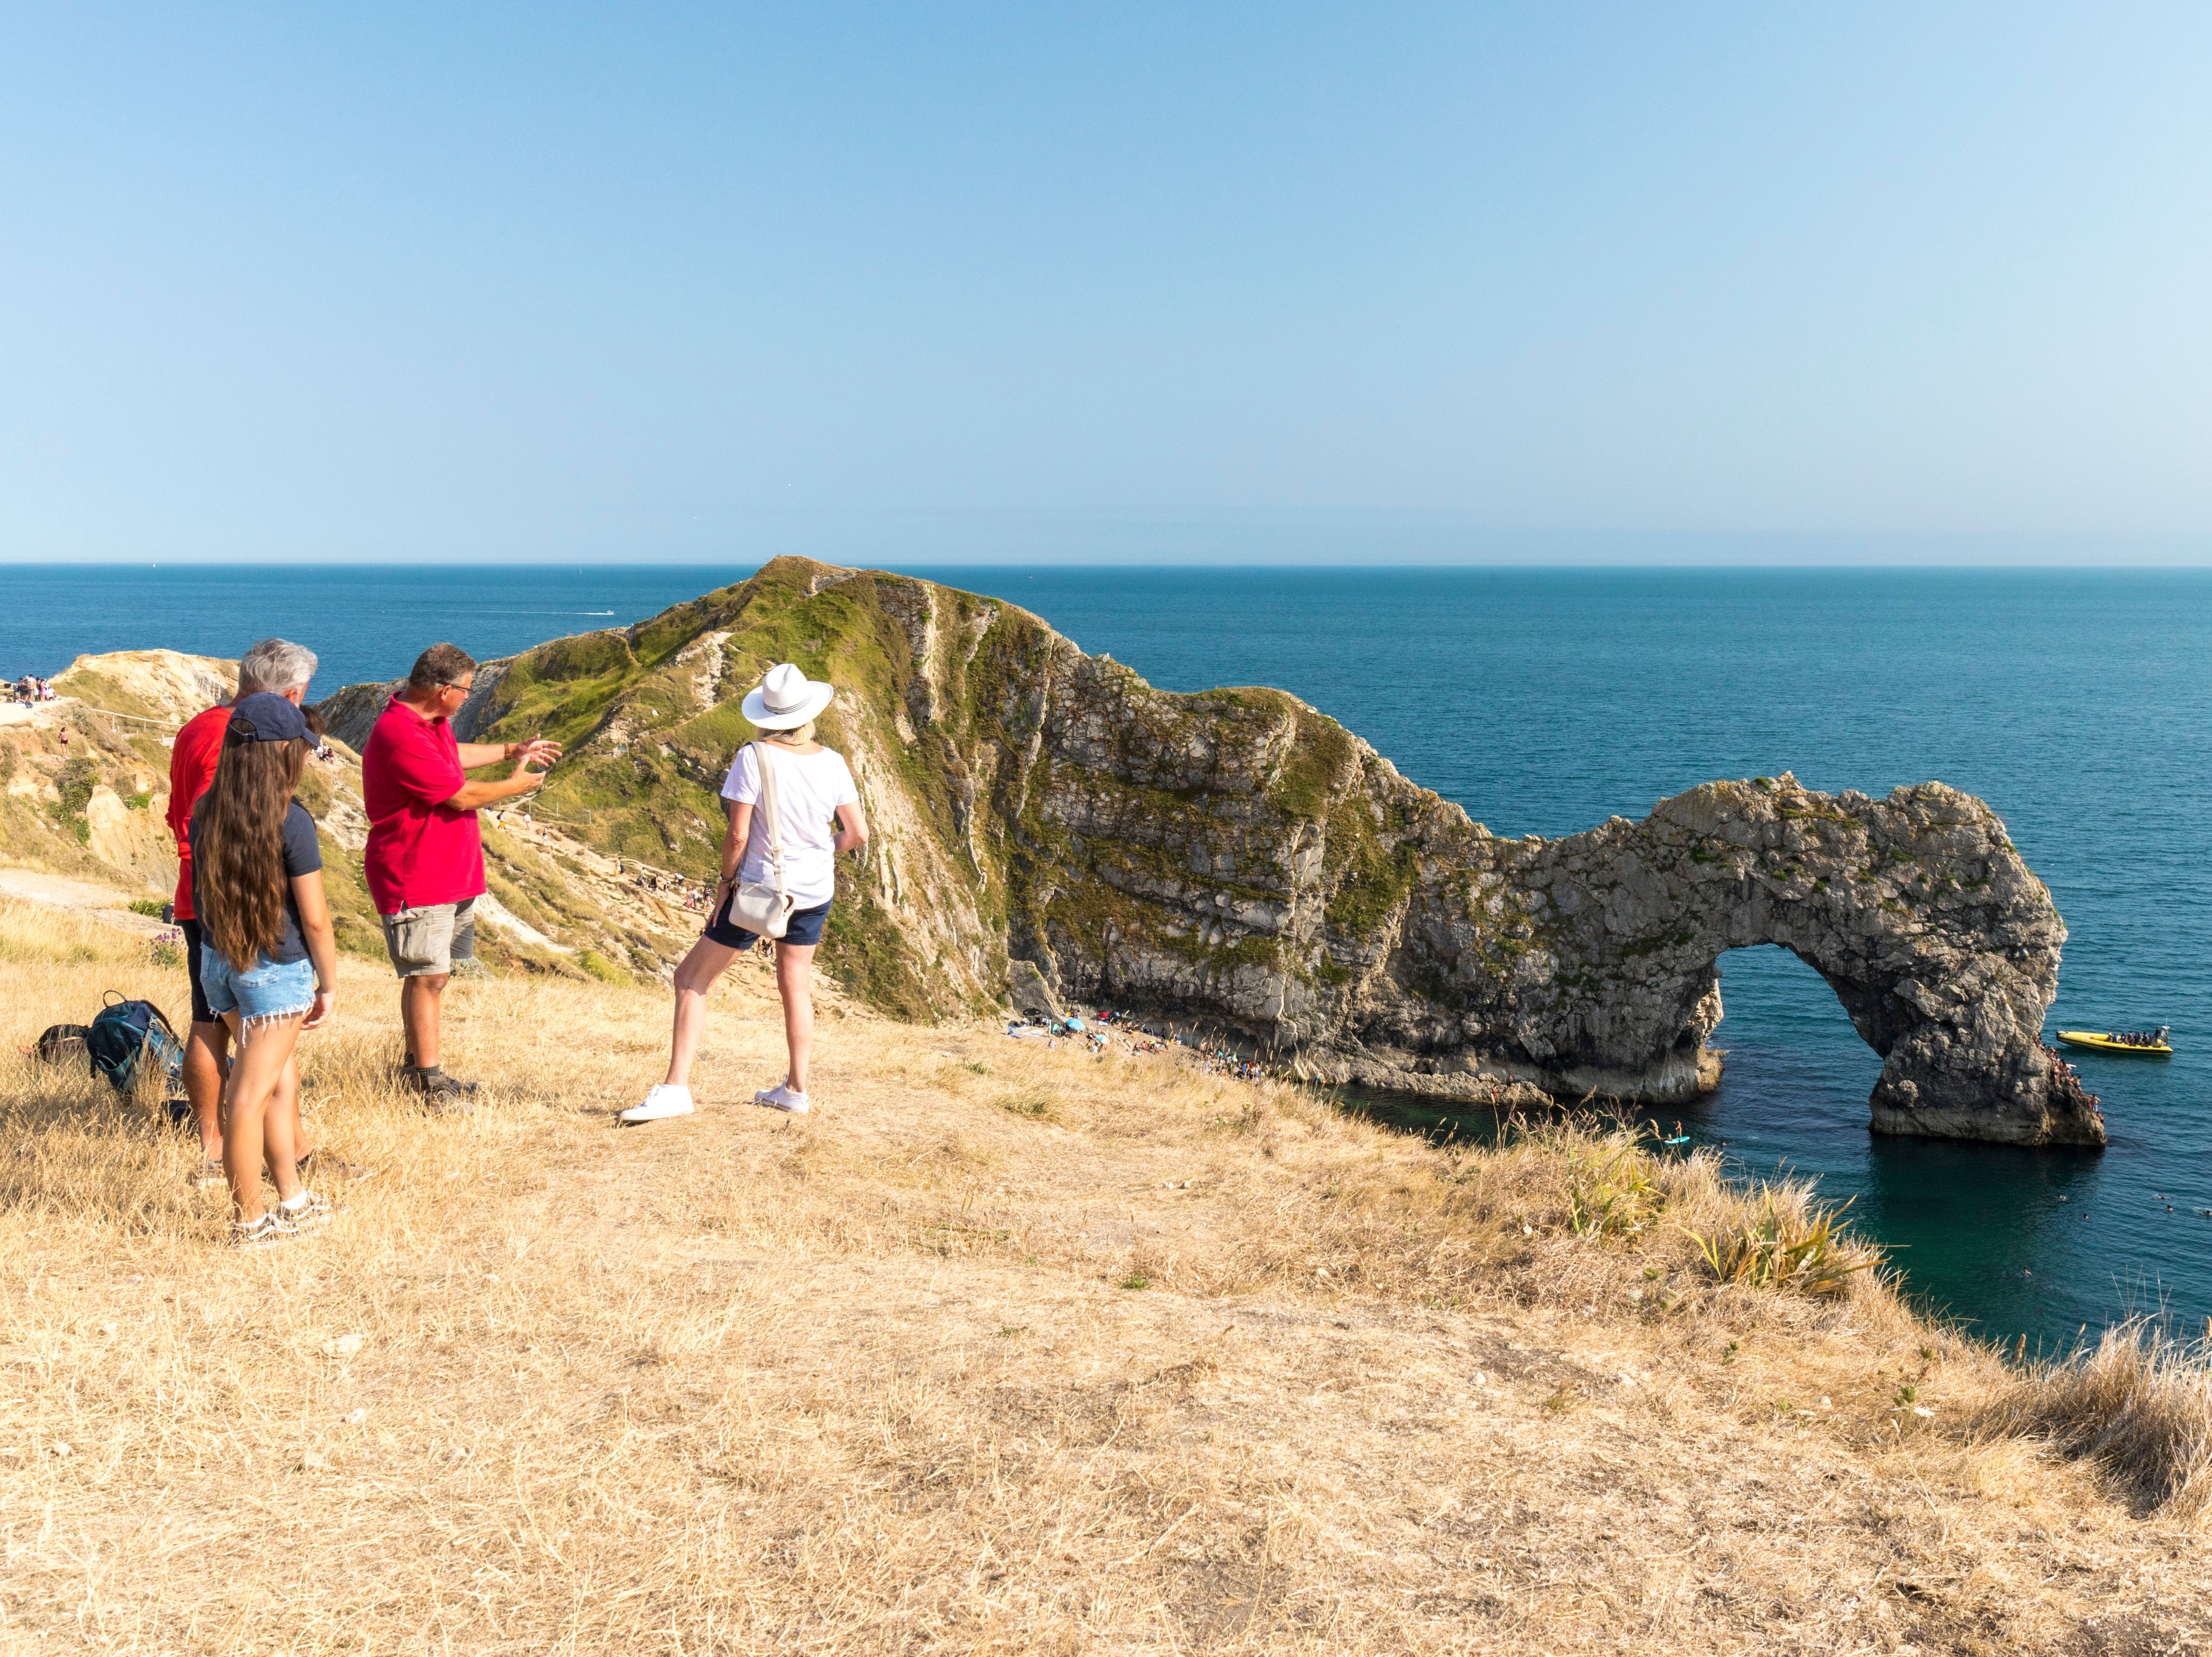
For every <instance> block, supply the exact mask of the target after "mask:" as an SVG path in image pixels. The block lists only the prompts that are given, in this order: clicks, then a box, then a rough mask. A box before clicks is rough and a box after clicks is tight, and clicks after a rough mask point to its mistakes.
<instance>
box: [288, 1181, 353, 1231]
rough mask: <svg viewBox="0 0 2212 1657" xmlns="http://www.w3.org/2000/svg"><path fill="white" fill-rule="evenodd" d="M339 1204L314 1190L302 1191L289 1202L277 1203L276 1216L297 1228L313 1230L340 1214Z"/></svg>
mask: <svg viewBox="0 0 2212 1657" xmlns="http://www.w3.org/2000/svg"><path fill="white" fill-rule="evenodd" d="M339 1212H340V1210H339V1208H338V1206H337V1204H335V1203H333V1202H332V1201H331V1199H329V1198H327V1197H325V1196H321V1195H319V1194H318V1193H315V1192H313V1191H302V1192H301V1193H300V1194H299V1195H298V1196H296V1197H295V1198H293V1199H291V1200H290V1201H289V1202H282V1203H279V1204H277V1205H276V1217H277V1218H278V1219H280V1220H282V1221H283V1222H285V1223H287V1224H289V1225H290V1226H292V1227H293V1228H294V1229H296V1230H301V1231H312V1230H313V1229H315V1228H316V1227H317V1226H319V1225H328V1224H329V1223H331V1218H332V1217H334V1216H335V1215H337V1214H338V1213H339Z"/></svg>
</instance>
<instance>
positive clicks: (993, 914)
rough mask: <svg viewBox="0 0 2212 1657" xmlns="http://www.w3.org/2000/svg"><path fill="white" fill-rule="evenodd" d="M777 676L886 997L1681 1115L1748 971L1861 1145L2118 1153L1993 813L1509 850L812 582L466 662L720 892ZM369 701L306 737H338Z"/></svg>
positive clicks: (1949, 800) (1249, 720)
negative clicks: (1806, 1026)
mask: <svg viewBox="0 0 2212 1657" xmlns="http://www.w3.org/2000/svg"><path fill="white" fill-rule="evenodd" d="M779 660H792V661H796V662H798V663H799V665H801V666H802V667H803V668H805V670H806V671H808V672H809V673H810V674H811V675H813V676H814V677H826V678H829V679H830V680H831V681H833V682H834V683H837V684H839V685H840V686H841V687H843V692H842V694H841V695H840V697H839V700H838V703H837V705H836V707H833V708H832V710H831V711H830V713H829V714H828V715H826V716H825V717H824V719H823V739H824V740H825V741H827V742H829V743H830V744H832V745H834V746H836V747H838V748H840V749H841V750H843V751H844V752H845V753H846V754H847V756H848V758H850V759H851V760H852V761H853V762H854V768H855V771H856V774H858V777H859V779H860V787H861V792H862V796H863V799H864V803H865V804H866V807H867V810H868V811H869V814H870V816H871V818H872V822H873V824H874V826H875V829H876V833H877V842H878V856H877V858H876V859H875V861H874V863H873V865H872V868H871V869H870V870H869V871H868V872H867V873H866V875H865V876H863V877H857V878H856V877H853V876H851V875H850V874H849V873H848V874H847V875H844V876H842V877H841V882H842V884H841V896H842V898H843V899H844V900H845V901H841V903H840V906H839V910H838V912H837V913H836V918H835V919H833V923H832V932H831V937H830V940H829V947H828V949H827V950H826V951H825V961H826V962H827V964H829V965H830V966H831V967H832V968H833V969H835V970H837V971H838V972H839V973H840V975H841V976H842V977H843V978H844V980H845V981H846V983H847V986H848V988H849V989H853V990H854V991H856V992H859V993H860V994H862V995H864V996H866V997H868V998H872V999H874V1000H876V1001H877V1002H878V1005H885V1006H888V1007H891V1008H894V1009H896V1010H897V1011H904V1012H908V1013H915V1012H927V1011H941V1012H942V1011H956V1010H959V1009H963V1008H971V1007H975V1006H977V1005H982V1004H984V1003H986V1002H987V1001H989V1000H990V999H992V998H995V997H996V996H998V995H999V994H1000V993H1002V992H1003V991H1004V989H1005V987H1006V983H1007V978H1008V970H1009V966H1010V963H1012V962H1031V963H1034V964H1035V966H1036V968H1038V969H1039V970H1040V971H1041V972H1042V974H1044V975H1045V977H1046V979H1047V980H1048V981H1049V982H1050V983H1051V984H1053V985H1054V986H1056V987H1057V988H1058V989H1060V991H1062V992H1066V993H1070V994H1075V995H1079V996H1084V997H1091V998H1097V999H1100V1000H1103V1001H1109V1002H1112V1003H1115V1004H1116V1005H1136V1006H1139V1007H1143V1008H1146V1009H1149V1010H1152V1011H1158V1012H1164V1013H1170V1014H1173V1015H1176V1016H1180V1017H1186V1018H1202V1019H1206V1020H1208V1021H1211V1022H1212V1023H1213V1024H1215V1025H1216V1026H1217V1027H1218V1028H1220V1029H1224V1030H1226V1031H1231V1032H1234V1033H1235V1034H1236V1035H1238V1036H1239V1037H1241V1038H1242V1039H1243V1040H1244V1041H1248V1042H1250V1043H1252V1044H1255V1045H1260V1046H1265V1047H1271V1048H1273V1049H1275V1050H1277V1051H1279V1052H1283V1053H1293V1054H1295V1055H1296V1056H1297V1062H1298V1063H1300V1064H1301V1065H1304V1067H1305V1068H1306V1070H1307V1071H1308V1072H1309V1073H1310V1074H1312V1075H1315V1076H1316V1077H1321V1078H1323V1079H1330V1080H1340V1081H1356V1082H1359V1083H1364V1084H1367V1085H1370V1086H1379V1087H1389V1088H1397V1089H1407V1090H1411V1091H1414V1092H1419V1093H1424V1094H1430V1095H1436V1096H1444V1097H1450V1098H1462V1099H1469V1100H1479V1099H1486V1098H1489V1097H1491V1096H1492V1094H1493V1092H1494V1091H1496V1090H1498V1089H1504V1088H1510V1087H1512V1086H1514V1085H1516V1084H1521V1085H1524V1086H1525V1085H1527V1084H1531V1083H1533V1084H1534V1085H1536V1086H1539V1087H1541V1088H1542V1089H1545V1090H1546V1091H1547V1092H1550V1093H1553V1094H1557V1095H1561V1096H1574V1097H1580V1096H1583V1094H1585V1093H1588V1092H1589V1091H1590V1090H1591V1089H1596V1090H1597V1091H1598V1092H1599V1093H1601V1094H1603V1095H1610V1096H1618V1097H1620V1098H1623V1099H1632V1100H1645V1101H1664V1100H1668V1099H1675V1098H1680V1097H1682V1096H1686V1095H1688V1094H1692V1093H1694V1092H1696V1091H1698V1090H1699V1089H1701V1088H1705V1087H1709V1086H1711V1083H1712V1082H1713V1080H1714V1079H1715V1078H1716V1077H1717V1074H1718V1069H1717V1066H1718V1062H1719V1061H1718V1059H1717V1055H1715V1054H1712V1053H1709V1052H1708V1051H1707V1050H1706V1048H1705V1038H1706V1036H1707V1035H1710V1034H1711V1031H1712V1029H1713V1027H1714V1026H1715V1024H1716V1023H1718V1022H1719V1018H1720V1011H1721V1002H1720V993H1719V973H1718V970H1717V965H1716V962H1717V958H1718V956H1720V955H1721V953H1722V952H1723V951H1724V950H1730V949H1737V948H1743V947H1747V946H1750V945H1755V944H1778V945H1780V946H1782V947H1784V948H1786V949H1789V950H1793V951H1794V952H1795V953H1796V954H1797V955H1798V956H1801V957H1802V959H1804V960H1805V961H1807V962H1809V963H1810V964H1811V965H1812V966H1813V967H1814V968H1816V969H1817V970H1818V971H1820V973H1821V974H1822V975H1823V976H1824V977H1825V978H1826V980H1827V981H1828V982H1829V983H1830V984H1831V985H1832V986H1834V988H1835V991H1836V993H1837V997H1838V1000H1839V1001H1840V1002H1841V1003H1842V1004H1843V1006H1844V1011H1846V1012H1848V1013H1849V1015H1850V1017H1851V1020H1852V1022H1853V1023H1854V1024H1855V1025H1856V1026H1857V1029H1858V1031H1859V1033H1860V1035H1862V1036H1863V1037H1864V1038H1865V1040H1866V1041H1867V1042H1868V1043H1869V1046H1871V1047H1873V1048H1874V1049H1875V1051H1876V1052H1877V1053H1881V1054H1882V1055H1883V1059H1884V1061H1885V1062H1884V1065H1883V1069H1882V1075H1881V1082H1880V1083H1879V1084H1878V1085H1877V1086H1876V1088H1875V1093H1874V1096H1873V1100H1872V1108H1873V1126H1875V1128H1876V1129H1877V1130H1879V1131H1881V1132H1893V1133H1920V1134H1934V1135H1941V1136H1945V1137H1953V1138H1982V1139H1995V1140H2005V1141H2010V1142H2014V1143H2019V1144H2052V1143H2070V1144H2100V1143H2102V1141H2103V1138H2104V1127H2103V1122H2102V1119H2101V1117H2100V1115H2099V1114H2098V1112H2097V1109H2096V1106H2095V1102H2094V1101H2093V1099H2091V1098H2090V1097H2088V1096H2087V1095H2085V1094H2084V1093H2082V1092H2081V1089H2080V1087H2079V1085H2078V1083H2075V1081H2074V1080H2073V1079H2072V1077H2071V1076H2070V1074H2069V1072H2067V1071H2065V1070H2064V1069H2063V1066H2056V1065H2054V1064H2053V1062H2052V1060H2051V1058H2050V1055H2049V1054H2048V1053H2046V1052H2045V1049H2044V1048H2043V1047H2041V1046H2040V1044H2039V1033H2040V1030H2041V1027H2042V1021H2043V1016H2044V1014H2045V1011H2046V1010H2047V1009H2048V1007H2049V1006H2050V1004H2051V1000H2052V998H2053V997H2054V995H2055V993H2056V991H2057V967H2058V952H2059V946H2060V945H2061V944H2063V941H2064V939H2065V935H2066V934H2065V927H2064V926H2063V924H2062V923H2061V921H2060V920H2059V918H2058V915H2057V911H2056V910H2055V909H2054V908H2053V907H2052V906H2051V897H2050V894H2049V893H2048V892H2047V891H2046V890H2045V889H2044V887H2043V885H2042V883H2040V882H2039V881H2038V880H2037V879H2036V878H2035V877H2034V876H2033V874H2031V873H2030V872H2029V871H2028V870H2027V866H2026V865H2024V864H2023V863H2022V862H2021V859H2020V856H2019V854H2018V853H2017V852H2015V850H2014V848H2013V847H2012V844H2011V842H2010V841H2008V839H2007V838H2006V835H2005V832H2004V827H2003V824H2002V822H1999V821H1998V819H1997V817H1996V815H1995V814H1994V813H1992V812H1991V811H1990V810H1989V808H1988V807H1986V806H1984V804H1981V803H1980V802H1979V801H1978V800H1974V799H1972V798H1968V797H1967V796H1965V795H1962V794H1960V793H1958V792H1954V790H1952V789H1949V788H1947V787H1945V786H1943V785H1942V784H1940V783H1926V784H1923V785H1921V786H1917V787H1913V788H1903V789H1899V790H1898V791H1896V792H1893V793H1892V794H1890V795H1889V796H1888V797H1887V798H1883V799H1878V800H1877V799H1870V798H1867V797H1865V796H1863V795H1860V794H1856V793H1844V794H1840V795H1837V796H1833V797H1831V796H1828V795H1825V794H1818V793H1813V792H1808V791H1806V790H1804V789H1802V788H1800V787H1799V786H1797V785H1796V782H1795V780H1793V779H1791V778H1790V777H1788V776H1786V775H1785V776H1784V777H1781V778H1779V779H1772V780H1769V779H1758V780H1752V781H1748V782H1717V783H1708V784H1706V785H1705V786H1701V787H1698V788H1694V789H1692V790H1691V791H1690V792H1688V793H1686V794H1682V795H1680V796H1678V797H1676V798H1674V799H1671V800H1668V801H1665V802H1662V804H1660V805H1659V806H1657V807H1656V809H1655V810H1653V812H1652V814H1651V815H1650V816H1649V817H1648V818H1646V819H1645V820H1644V822H1629V821H1627V820H1626V819H1625V818H1615V819H1613V821H1612V822H1608V823H1606V824H1604V825H1602V826H1601V827H1599V828H1596V829H1591V830H1589V832H1588V833H1585V834H1581V835H1572V836H1570V837H1568V838H1566V839H1564V840H1558V841H1537V840H1534V839H1530V840H1526V841H1501V840H1498V839H1495V838H1493V837H1492V836H1491V835H1489V833H1488V832H1487V831H1486V829H1483V827H1482V826H1481V825H1480V824H1479V823H1476V822H1471V821H1469V819H1468V816H1467V814H1466V813H1465V812H1464V811H1462V810H1461V809H1460V808H1459V807H1458V806H1456V805H1454V804H1450V803H1449V802H1447V801H1444V800H1442V799H1440V798H1437V796H1436V795H1434V794H1432V793H1431V792H1428V791H1427V790H1426V789H1423V788H1419V787H1417V786H1414V785H1413V784H1412V783H1410V782H1408V781H1407V780H1405V779H1404V778H1402V777H1401V776H1400V775H1399V774H1398V773H1397V772H1396V770H1395V768H1393V767H1392V766H1391V765H1390V763H1389V761H1388V760H1386V759H1383V757H1382V756H1379V755H1377V754H1376V752H1375V751H1374V750H1373V749H1371V748H1370V747H1369V746H1368V745H1367V744H1365V743H1364V742H1362V741H1360V740H1359V739H1358V738H1357V737H1353V736H1352V734H1351V733H1349V732H1348V731H1346V730H1345V729H1344V728H1343V727H1342V726H1340V725H1338V724H1336V722H1335V721H1334V720H1333V719H1328V718H1327V717H1325V716H1324V715H1322V714H1321V713H1317V712H1316V711H1315V710H1314V709H1312V708H1310V707H1307V706H1305V705H1304V703H1302V702H1300V701H1297V699H1296V698H1295V697H1292V696H1290V695H1286V694H1285V693H1283V692H1281V691H1277V690H1266V689H1233V690H1231V689H1225V690H1215V691H1209V692H1206V693H1204V694H1201V695H1173V694H1170V693H1168V692H1164V691H1160V690H1157V689H1153V688H1152V687H1151V686H1150V685H1147V684H1146V683H1145V682H1144V681H1143V680H1142V679H1140V678H1139V677H1137V676H1136V675H1135V674H1134V673H1133V672H1131V671H1129V670H1128V669H1127V668H1126V667H1123V666H1121V665H1119V664H1117V663H1115V662H1114V661H1113V660H1111V659H1109V658H1103V657H1097V658H1094V657H1091V656H1086V655H1085V654H1084V653H1083V652H1081V651H1080V650H1079V649H1078V648H1077V647H1076V646H1074V645H1073V643H1071V642H1070V641H1069V640H1066V639H1064V638H1062V637H1060V635H1059V634H1056V633H1054V631H1053V630H1052V629H1051V628H1048V627H1047V626H1046V625H1045V624H1044V623H1043V622H1041V621H1039V620H1038V619H1037V618H1036V617H1035V616H1030V615H1029V614H1027V613H1026V612H1024V611H1022V610H1018V609H1016V608H1014V607H1013V606H1012V605H1008V604H999V603H997V602H995V601H993V600H990V599H987V598H978V597H976V596H975V595H973V594H969V593H962V592H954V591H952V590H951V589H949V588H945V587H941V586H935V585H933V584H931V583H928V582H924V581H918V580H911V579H908V578H905V577H900V576H892V575H886V574H880V573H869V572H859V571H850V570H840V569H834V568H829V567H827V566H823V565H819V564H814V563H811V562H809V561H805V560H800V559H779V560H777V561H775V562H774V563H772V564H770V565H769V566H767V567H766V568H763V570H762V571H761V572H760V573H759V574H757V575H756V576H755V577H754V578H753V579H752V580H750V581H747V582H744V583H743V584H741V585H739V586H734V587H728V588H725V589H722V590H721V591H720V592H714V593H710V594H708V595H707V596H706V597H705V598H701V599H699V600H696V601H695V602H694V603H693V604H688V605H679V606H678V607H677V608H676V609H675V610H670V611H667V612H665V614H664V615H662V616H656V617H654V618H653V620H651V621H650V622H643V623H641V624H640V625H639V626H637V627H635V628H625V629H621V630H619V631H615V632H609V633H604V634H585V635H581V636H580V637H578V638H575V639H568V640H556V641H555V642H554V643H552V644H550V645H546V646H540V647H539V648H538V650H535V651H532V652H526V653H525V654H524V655H522V656H520V657H517V658H514V659H513V660H512V661H511V662H506V663H501V664H493V665H488V671H486V672H484V673H483V674H480V675H479V677H478V682H477V683H478V689H479V692H480V695H478V697H477V699H475V705H474V706H472V707H471V710H470V713H469V715H468V722H469V724H470V725H471V727H472V729H471V731H470V732H469V733H468V734H471V735H480V736H482V737H484V738H486V739H495V738H499V737H508V736H515V735H525V734H528V733H529V732H530V731H537V730H543V731H546V732H548V733H549V734H551V735H555V736H557V737H561V739H562V741H563V742H564V743H566V744H568V748H569V752H570V755H571V758H570V759H569V760H565V761H564V762H563V763H562V767H561V768H559V769H558V770H557V771H556V774H555V780H554V781H553V782H551V783H550V784H549V786H547V788H546V790H545V791H544V810H546V811H548V812H552V813H559V812H564V811H565V812H567V813H569V814H570V815H571V816H573V817H574V818H575V819H576V821H578V822H587V826H586V827H584V828H581V829H578V830H576V832H579V833H581V834H583V835H586V837H588V838H590V839H592V841H594V842H595V843H598V844H600V845H601V846H603V847H608V848H611V849H620V848H621V847H624V846H626V845H627V846H630V847H636V848H639V849H640V854H641V855H642V854H644V850H643V848H645V847H647V846H649V847H650V848H651V850H652V851H653V853H655V854H657V855H658V856H659V858H660V859H662V860H664V861H672V862H675V863H677V864H678V865H679V866H685V867H696V870H697V871H698V872H700V873H702V874H704V873H706V872H708V870H709V868H710V867H711V863H710V859H712V857H713V855H714V842H715V839H716V837H717V836H718V835H719V829H720V813H719V810H718V809H717V806H716V804H715V801H714V797H713V791H714V786H715V785H716V784H717V783H718V782H719V780H720V774H721V771H722V769H723V768H724V767H726V765H727V763H728V761H729V757H730V754H731V751H732V750H733V749H734V747H735V746H736V745H737V744H738V743H740V742H742V741H743V740H744V739H745V738H746V737H749V736H750V734H751V732H750V728H749V727H747V726H746V725H744V722H743V720H742V719H741V718H740V717H738V713H737V702H738V698H739V696H740V695H742V694H743V692H744V690H745V689H748V688H750V686H751V685H752V684H754V683H757V681H758V678H759V677H760V674H761V673H762V672H763V671H764V670H765V669H766V668H767V667H768V666H769V665H772V664H773V663H775V661H779ZM356 703H358V704H359V707H355V706H354V704H356ZM377 704H380V697H379V696H377V695H373V694H371V693H370V692H369V691H368V689H366V688H361V689H357V690H356V691H355V692H349V693H343V695H342V696H341V697H340V698H334V699H333V701H332V702H331V703H330V704H326V709H327V710H328V711H330V712H331V713H332V714H333V717H334V728H336V729H337V730H338V731H340V733H341V734H342V735H344V736H347V737H349V739H357V738H358V737H359V736H360V735H362V734H365V729H366V727H365V725H362V729H361V730H360V731H356V730H355V729H354V728H353V727H354V725H356V724H358V723H359V721H358V720H356V719H353V717H352V716H353V714H355V713H366V714H368V716H369V717H373V707H374V705H377ZM586 813H588V818H587V819H586V817H585V816H584V815H583V814H586Z"/></svg>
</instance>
